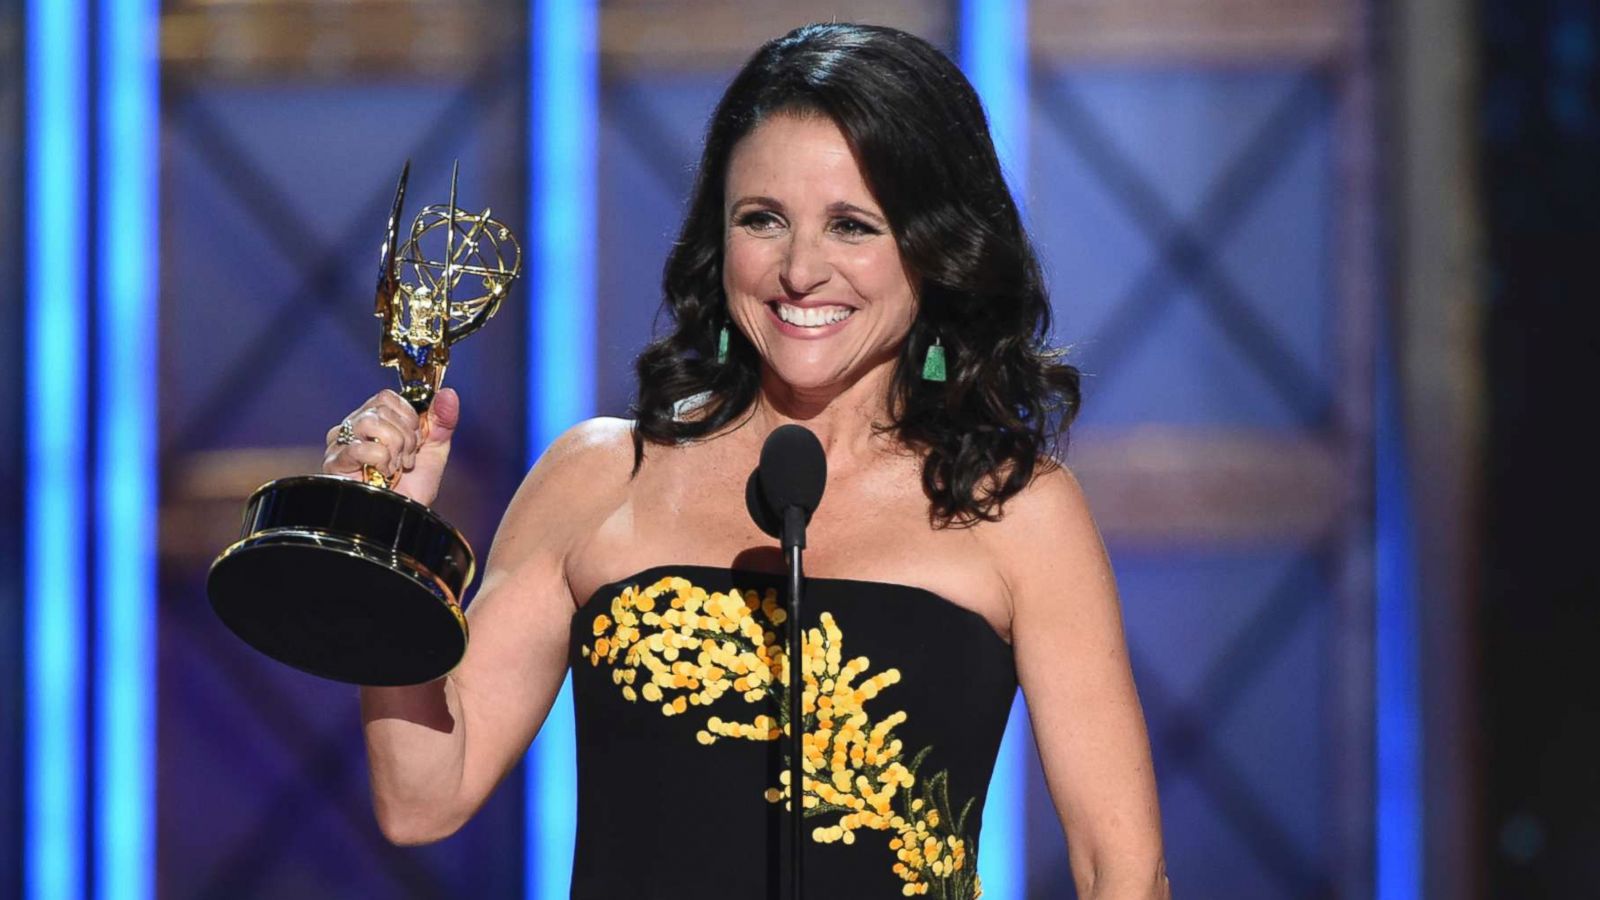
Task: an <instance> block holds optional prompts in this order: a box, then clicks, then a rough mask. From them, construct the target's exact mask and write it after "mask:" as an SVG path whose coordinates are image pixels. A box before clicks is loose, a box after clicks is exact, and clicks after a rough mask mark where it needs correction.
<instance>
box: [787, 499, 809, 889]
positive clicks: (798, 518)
mask: <svg viewBox="0 0 1600 900" xmlns="http://www.w3.org/2000/svg"><path fill="white" fill-rule="evenodd" d="M805 546H806V514H805V510H803V509H801V508H800V507H798V506H791V507H788V508H787V509H785V510H784V511H783V549H784V551H785V553H784V556H786V557H787V562H788V563H789V824H790V829H789V830H790V832H791V833H792V835H793V840H792V841H791V842H790V846H789V871H790V873H791V875H792V876H793V881H792V885H793V887H792V893H791V894H790V897H791V898H792V900H803V897H804V896H805V895H804V894H802V893H801V892H800V890H801V877H800V871H801V868H800V857H801V852H800V851H801V845H802V844H803V843H804V839H805V792H804V791H803V790H802V786H803V785H804V783H805V782H804V779H805V766H804V764H803V762H802V757H801V751H802V748H803V747H804V742H803V739H802V735H803V734H804V732H805V712H804V704H803V703H802V700H801V695H802V694H803V693H804V692H805V677H804V674H803V673H804V669H805V657H804V656H803V655H802V654H803V650H804V647H803V642H804V641H803V637H804V632H803V631H802V629H801V625H800V621H801V620H800V598H801V593H802V581H803V579H804V576H803V574H802V567H801V562H800V555H801V551H802V550H804V549H805Z"/></svg>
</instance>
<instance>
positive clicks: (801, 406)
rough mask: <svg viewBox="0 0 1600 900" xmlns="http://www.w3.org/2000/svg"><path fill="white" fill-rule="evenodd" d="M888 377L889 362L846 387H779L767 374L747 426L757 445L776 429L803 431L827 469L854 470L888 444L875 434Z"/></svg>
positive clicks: (883, 414)
mask: <svg viewBox="0 0 1600 900" xmlns="http://www.w3.org/2000/svg"><path fill="white" fill-rule="evenodd" d="M893 374H894V365H893V363H892V362H889V363H886V364H884V365H880V366H877V367H875V368H874V369H872V370H871V371H869V372H867V373H865V374H863V375H862V376H861V377H859V378H857V379H855V380H854V381H852V382H850V383H848V384H844V385H835V386H831V387H827V388H820V389H805V388H799V387H796V386H794V385H791V384H786V383H784V382H783V381H782V380H780V379H779V378H778V377H777V376H776V375H774V374H773V373H772V371H771V370H770V369H768V370H766V371H764V372H763V373H762V380H761V392H760V394H759V395H758V396H757V398H756V405H755V409H754V411H753V412H752V415H751V417H750V424H751V425H753V426H755V428H756V433H757V435H758V436H759V437H761V439H762V440H765V439H766V436H767V435H769V434H771V433H772V431H773V430H774V429H776V428H778V427H779V426H780V425H787V424H790V423H795V424H799V425H804V426H805V427H806V428H809V429H811V432H812V433H813V434H815V435H816V436H817V440H819V441H820V442H821V443H822V449H823V451H824V452H826V453H827V455H828V463H829V467H830V468H835V469H849V468H854V467H855V466H854V463H856V462H858V461H861V462H864V461H865V460H866V459H867V458H869V457H873V456H877V455H879V454H881V453H883V452H884V451H885V450H886V449H889V444H890V443H892V442H890V441H889V439H888V436H886V435H884V434H882V433H881V432H880V430H879V429H880V427H881V426H882V425H883V424H884V423H886V422H888V421H889V409H888V397H889V381H890V379H891V378H892V377H893Z"/></svg>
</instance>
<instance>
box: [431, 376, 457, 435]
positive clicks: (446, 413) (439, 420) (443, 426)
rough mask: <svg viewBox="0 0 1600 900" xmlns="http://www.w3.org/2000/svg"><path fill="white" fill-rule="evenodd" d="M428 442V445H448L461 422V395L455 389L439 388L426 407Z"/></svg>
mask: <svg viewBox="0 0 1600 900" xmlns="http://www.w3.org/2000/svg"><path fill="white" fill-rule="evenodd" d="M428 420H429V421H428V440H427V442H428V443H430V444H445V443H449V441H450V436H451V435H453V434H455V430H456V424H457V423H459V422H460V421H461V395H460V394H457V393H456V391H455V388H440V389H439V393H437V394H435V395H434V397H433V404H432V405H431V406H429V407H428Z"/></svg>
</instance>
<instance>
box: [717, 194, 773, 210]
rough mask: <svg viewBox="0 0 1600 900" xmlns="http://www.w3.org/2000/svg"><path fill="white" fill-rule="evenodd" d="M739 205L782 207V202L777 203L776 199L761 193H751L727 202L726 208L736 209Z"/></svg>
mask: <svg viewBox="0 0 1600 900" xmlns="http://www.w3.org/2000/svg"><path fill="white" fill-rule="evenodd" d="M741 206H767V207H771V208H773V209H783V204H782V203H779V202H778V201H777V200H774V199H773V198H771V197H767V196H764V195H761V194H751V195H749V196H745V197H740V198H739V199H737V200H735V201H733V202H732V203H730V204H728V209H730V210H733V209H738V208H739V207H741Z"/></svg>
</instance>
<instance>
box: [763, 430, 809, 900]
mask: <svg viewBox="0 0 1600 900" xmlns="http://www.w3.org/2000/svg"><path fill="white" fill-rule="evenodd" d="M827 483H828V458H827V456H826V455H824V454H823V452H822V442H821V441H818V440H817V436H816V435H814V434H812V433H811V430H810V429H808V428H806V427H804V426H801V425H784V426H781V427H779V428H776V429H774V430H773V432H772V434H769V435H767V442H766V443H765V444H762V445H761V464H760V465H758V466H756V470H755V471H754V472H751V473H750V478H749V480H748V481H746V482H745V484H744V503H745V506H746V507H747V508H748V509H749V510H750V518H751V519H753V520H755V523H756V526H757V527H759V528H760V529H761V530H762V531H764V532H766V533H767V534H770V535H772V536H773V537H775V538H777V539H778V540H779V541H780V542H782V544H783V555H784V557H785V560H786V561H787V562H788V564H789V583H788V587H789V628H788V632H789V633H788V647H789V649H788V657H789V660H790V665H789V722H790V723H791V725H790V727H789V829H790V842H789V872H790V876H791V879H792V880H791V882H790V883H791V886H792V888H791V891H790V896H791V897H792V898H794V900H799V898H801V897H804V896H805V894H804V893H803V892H802V889H801V877H800V873H801V852H800V848H801V847H802V846H803V845H804V843H805V769H804V767H803V766H802V764H801V755H800V752H801V746H802V745H801V742H800V737H801V732H802V731H803V730H804V724H805V717H804V716H803V715H802V714H801V703H800V693H801V687H800V685H801V683H802V682H801V679H800V670H801V665H800V663H799V660H801V659H803V658H804V657H803V656H802V655H801V635H802V631H801V624H800V598H801V594H802V592H803V589H804V586H805V585H804V575H803V570H802V568H801V565H800V555H801V551H802V550H804V549H805V546H806V526H807V525H809V524H811V514H812V513H814V512H816V511H817V504H819V503H821V502H822V489H823V488H824V487H826V486H827Z"/></svg>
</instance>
